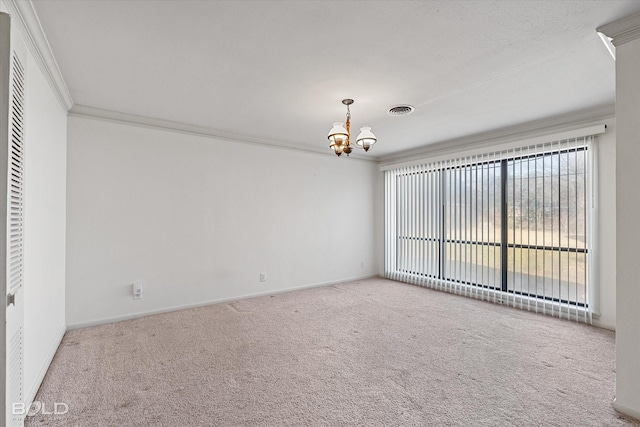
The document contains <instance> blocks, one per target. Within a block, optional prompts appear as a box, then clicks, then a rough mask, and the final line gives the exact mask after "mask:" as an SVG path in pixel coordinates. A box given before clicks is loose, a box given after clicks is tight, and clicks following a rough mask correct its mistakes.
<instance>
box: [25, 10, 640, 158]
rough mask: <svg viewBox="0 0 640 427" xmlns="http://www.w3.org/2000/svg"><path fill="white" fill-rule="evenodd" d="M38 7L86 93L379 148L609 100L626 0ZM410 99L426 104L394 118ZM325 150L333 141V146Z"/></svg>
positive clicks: (237, 126) (240, 129)
mask: <svg viewBox="0 0 640 427" xmlns="http://www.w3.org/2000/svg"><path fill="white" fill-rule="evenodd" d="M33 3H34V6H35V10H36V12H37V14H38V16H39V18H40V21H41V24H42V27H43V28H44V31H45V34H46V35H47V37H48V40H49V43H50V45H51V48H52V50H53V53H54V55H55V58H56V60H57V62H58V65H59V67H60V69H61V71H62V75H63V76H64V79H65V82H66V84H67V86H68V88H69V90H70V92H71V95H72V97H73V101H74V102H75V104H77V105H84V106H89V107H95V108H100V109H106V110H112V111H116V112H122V113H128V114H134V115H139V116H145V117H150V118H155V119H162V120H170V121H174V122H179V123H183V124H190V125H195V126H200V127H205V128H208V129H211V130H212V132H213V133H219V134H221V135H236V136H239V137H246V138H248V139H252V140H254V139H260V140H264V141H276V142H284V143H287V144H295V145H300V146H314V147H319V146H322V147H324V146H327V144H328V143H327V139H326V133H327V132H328V130H329V129H330V128H331V123H332V122H333V121H337V120H344V115H345V112H346V111H345V108H344V106H343V105H342V104H341V103H340V101H341V100H342V99H343V98H347V97H349V98H353V99H355V104H354V105H353V106H352V116H353V118H352V123H353V127H354V128H355V129H356V131H357V128H359V127H361V126H363V125H370V126H371V127H372V130H373V131H374V132H375V133H376V135H377V136H378V139H379V143H378V144H377V145H376V146H375V147H374V148H373V151H372V152H371V155H373V156H384V155H389V154H391V153H397V152H400V151H404V150H408V149H413V148H417V147H422V146H425V145H427V144H432V143H436V142H441V141H446V140H449V139H453V138H459V137H464V136H467V135H471V134H475V133H480V132H486V131H490V130H494V129H500V128H503V127H507V126H510V125H515V124H519V123H525V122H530V121H535V120H540V119H544V118H547V117H553V116H557V115H563V114H567V113H572V112H577V111H583V110H591V109H598V108H601V107H606V106H612V105H613V104H614V99H615V81H614V74H615V64H614V61H613V59H612V58H611V56H610V55H609V53H608V52H607V50H606V49H605V47H604V45H603V44H602V43H601V42H600V40H599V38H598V36H597V34H596V32H595V28H596V27H598V26H600V25H603V24H606V23H608V22H611V21H613V20H615V19H618V18H621V17H623V16H626V15H629V14H632V13H635V12H639V11H640V2H639V1H637V0H631V1H406V2H405V1H379V2H371V1H368V2H364V1H358V2H355V1H255V2H253V1H184V0H183V1H177V0H176V1H90V0H80V1H60V0H58V1H46V0H34V1H33ZM401 103H408V104H412V105H414V106H415V107H416V111H415V112H414V113H413V114H411V115H409V116H404V117H391V116H389V115H388V114H387V109H388V108H389V107H391V106H393V105H395V104H401ZM327 150H328V147H327Z"/></svg>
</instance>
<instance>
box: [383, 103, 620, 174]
mask: <svg viewBox="0 0 640 427" xmlns="http://www.w3.org/2000/svg"><path fill="white" fill-rule="evenodd" d="M614 117H615V106H614V105H605V106H600V107H595V108H591V109H586V110H581V111H577V112H573V113H568V114H563V115H558V116H554V117H550V118H546V119H542V120H536V121H532V122H526V123H522V124H518V125H514V126H509V127H505V128H501V129H496V130H492V131H488V132H482V133H477V134H474V135H469V136H465V137H461V138H455V139H450V140H447V141H441V142H437V143H435V144H429V145H427V146H424V147H420V148H416V149H411V150H405V151H402V152H399V153H394V154H390V155H387V156H381V157H380V158H379V163H380V166H381V167H387V166H391V165H395V164H403V163H406V162H411V161H416V160H422V159H425V158H431V157H434V156H439V155H445V154H452V153H456V152H460V151H465V150H469V149H473V150H476V149H482V148H487V147H495V146H497V145H501V144H508V143H512V142H517V141H523V140H526V139H532V138H538V137H543V136H547V135H553V134H558V133H560V132H566V131H570V130H575V129H580V128H584V127H585V126H589V125H593V124H594V122H602V121H603V120H607V119H611V118H614Z"/></svg>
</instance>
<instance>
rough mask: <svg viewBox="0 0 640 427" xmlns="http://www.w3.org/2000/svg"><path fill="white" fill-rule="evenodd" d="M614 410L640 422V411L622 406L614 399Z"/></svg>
mask: <svg viewBox="0 0 640 427" xmlns="http://www.w3.org/2000/svg"><path fill="white" fill-rule="evenodd" d="M613 408H614V409H615V410H616V411H618V412H621V413H623V414H625V415H628V416H630V417H633V418H635V419H638V420H640V410H638V409H633V408H629V407H628V406H625V405H622V404H620V403H618V401H617V400H616V399H613Z"/></svg>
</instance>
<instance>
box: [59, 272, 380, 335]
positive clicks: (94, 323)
mask: <svg viewBox="0 0 640 427" xmlns="http://www.w3.org/2000/svg"><path fill="white" fill-rule="evenodd" d="M373 277H379V276H378V275H376V274H374V275H367V276H360V277H352V278H349V279H340V280H334V281H331V282H322V283H314V284H311V285H302V286H295V287H292V288H284V289H275V290H271V291H265V292H257V293H253V294H245V295H238V296H233V297H228V298H219V299H213V300H208V301H202V302H196V303H192V304H182V305H176V306H172V307H165V308H159V309H154V310H147V311H140V312H137V313H131V314H124V315H121V316H113V317H103V318H101V319H96V320H90V321H87V322H79V323H71V324H68V325H67V330H69V331H70V330H73V329H81V328H88V327H91V326H98V325H105V324H107V323H115V322H121V321H123V320H130V319H137V318H140V317H145V316H151V315H154V314H162V313H169V312H172V311H178V310H185V309H188V308H195V307H202V306H206V305H212V304H219V303H224V302H231V301H239V300H243V299H247V298H255V297H261V296H265V295H276V294H282V293H286V292H293V291H299V290H301V289H309V288H317V287H320V286H330V285H335V284H338V283H346V282H352V281H354V280H364V279H371V278H373Z"/></svg>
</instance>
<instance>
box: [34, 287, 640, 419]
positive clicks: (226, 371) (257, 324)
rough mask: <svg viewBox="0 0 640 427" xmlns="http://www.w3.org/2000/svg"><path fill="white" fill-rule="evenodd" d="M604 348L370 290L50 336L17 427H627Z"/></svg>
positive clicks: (257, 301) (585, 336)
mask: <svg viewBox="0 0 640 427" xmlns="http://www.w3.org/2000/svg"><path fill="white" fill-rule="evenodd" d="M614 360H615V347H614V334H613V333H612V332H610V331H606V330H603V329H598V328H595V327H591V326H586V325H581V324H576V323H572V322H569V321H565V320H559V319H556V318H550V317H545V316H543V315H537V314H533V313H528V312H523V311H520V310H516V309H511V308H506V307H502V306H497V305H493V304H491V303H486V302H481V301H477V300H472V299H467V298H464V297H459V296H455V295H450V294H446V293H442V292H437V291H433V290H429V289H425V288H421V287H418V286H412V285H407V284H402V283H397V282H392V281H388V280H384V279H371V280H364V281H358V282H351V283H345V284H341V285H336V286H328V287H322V288H314V289H308V290H303V291H296V292H291V293H287V294H279V295H274V296H271V297H259V298H253V299H248V300H243V301H238V302H234V303H228V304H217V305H212V306H208V307H202V308H196V309H191V310H184V311H180V312H174V313H169V314H162V315H156V316H149V317H146V318H141V319H137V320H131V321H126V322H120V323H116V324H110V325H104V326H98V327H94V328H88V329H82V330H75V331H71V332H69V333H67V334H66V336H65V337H64V340H63V342H62V345H61V346H60V349H59V350H58V353H57V354H56V357H55V359H54V361H53V364H52V366H51V369H50V370H49V372H48V374H47V376H46V378H45V380H44V383H43V385H42V387H41V389H40V391H39V393H38V395H37V397H36V400H38V401H41V402H44V403H45V405H49V407H50V408H51V407H53V403H54V402H65V403H67V404H68V405H69V412H68V413H67V414H66V415H61V416H54V415H42V414H38V415H35V416H31V417H28V419H27V422H26V425H27V426H43V425H56V426H58V425H60V426H62V425H64V426H239V425H244V426H248V425H251V426H254V425H268V426H281V425H288V426H311V425H313V426H339V425H371V426H390V425H403V426H404V425H420V426H431V425H433V426H562V427H565V426H623V425H625V426H632V425H633V426H639V425H640V423H637V422H635V421H633V420H631V419H628V418H625V417H622V416H620V415H618V414H617V413H616V412H615V411H614V410H613V408H612V406H611V402H612V400H613V398H614V393H615V386H614V381H615V379H614V377H615V374H614Z"/></svg>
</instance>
